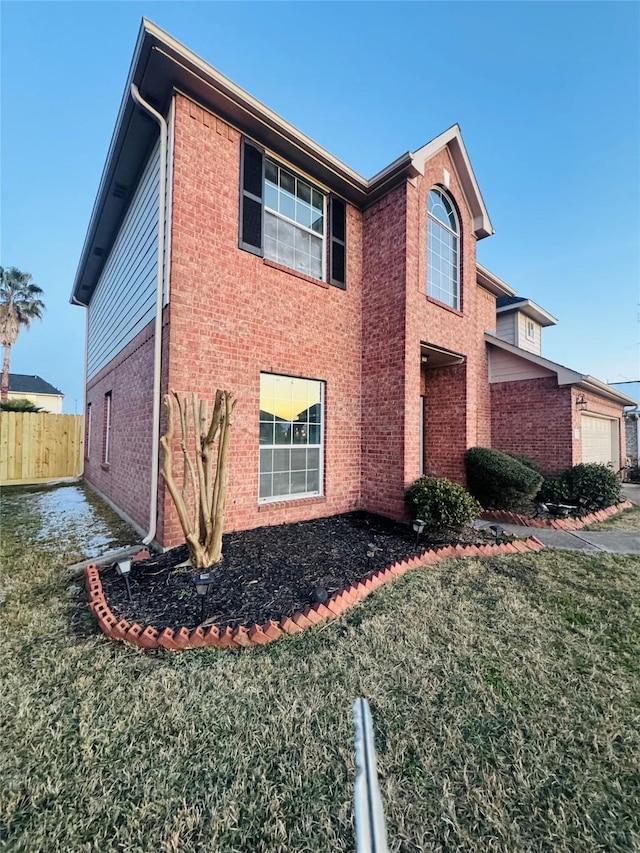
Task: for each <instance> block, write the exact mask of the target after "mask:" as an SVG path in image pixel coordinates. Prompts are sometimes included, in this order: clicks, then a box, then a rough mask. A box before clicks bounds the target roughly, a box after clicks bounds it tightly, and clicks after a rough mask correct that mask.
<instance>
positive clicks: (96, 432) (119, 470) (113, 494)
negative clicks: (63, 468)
mask: <svg viewBox="0 0 640 853" xmlns="http://www.w3.org/2000/svg"><path fill="white" fill-rule="evenodd" d="M109 392H111V438H110V451H109V464H108V465H105V464H103V459H104V399H105V394H107V393H109ZM87 403H91V408H92V417H91V448H90V451H89V454H88V457H87V458H86V459H85V471H84V476H85V479H86V480H87V482H89V483H90V484H91V485H93V486H95V487H96V488H97V489H98V490H99V491H100V492H102V494H104V495H105V496H106V497H108V498H109V499H110V500H111V501H113V502H114V503H115V504H116V505H117V506H118V507H119V508H120V509H121V510H122V511H123V512H124V513H126V515H127V516H128V517H129V518H130V519H132V520H133V521H134V522H135V523H136V524H138V525H139V526H140V527H142V528H144V529H145V530H146V529H147V527H148V522H149V495H150V476H151V468H150V458H151V417H152V404H153V323H150V324H149V325H148V326H147V327H146V328H145V329H143V330H142V332H140V333H139V334H138V335H137V336H136V337H135V338H134V339H133V340H132V341H131V342H130V343H129V344H128V345H127V346H126V347H125V349H124V350H123V351H122V352H121V353H119V355H118V356H116V358H114V359H113V361H112V362H110V363H109V364H108V365H107V366H106V367H105V368H103V369H102V370H101V371H100V373H98V374H97V376H95V377H94V378H93V379H92V380H91V381H90V382H89V383H88V386H87Z"/></svg>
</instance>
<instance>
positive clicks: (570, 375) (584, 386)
mask: <svg viewBox="0 0 640 853" xmlns="http://www.w3.org/2000/svg"><path fill="white" fill-rule="evenodd" d="M484 339H485V341H486V342H487V343H488V344H490V345H491V346H494V347H497V348H498V349H502V350H505V352H509V353H511V354H512V355H515V356H518V358H521V359H523V360H524V361H528V362H530V363H531V364H536V365H538V367H543V368H545V369H546V370H549V371H551V372H552V373H555V374H556V377H557V381H558V385H560V386H562V385H573V386H575V387H577V388H580V389H581V390H583V391H588V392H590V393H592V394H597V395H598V396H599V397H605V398H606V399H607V400H611V401H613V402H614V403H618V404H619V405H621V406H628V405H630V404H633V405H635V404H636V401H635V400H633V399H632V398H631V397H627V395H626V394H622V393H621V392H620V391H614V390H613V388H611V386H610V385H607V384H606V382H601V381H600V380H599V379H595V378H594V377H593V376H588V375H586V374H584V373H578V372H577V371H575V370H571V369H570V368H568V367H564V366H563V365H562V364H558V363H557V362H555V361H550V360H549V359H548V358H543V357H542V356H541V355H535V354H534V353H531V352H527V350H523V349H520V347H515V346H513V344H509V343H507V342H506V341H503V340H502V339H501V338H498V337H497V336H496V335H494V334H493V333H492V332H485V333H484Z"/></svg>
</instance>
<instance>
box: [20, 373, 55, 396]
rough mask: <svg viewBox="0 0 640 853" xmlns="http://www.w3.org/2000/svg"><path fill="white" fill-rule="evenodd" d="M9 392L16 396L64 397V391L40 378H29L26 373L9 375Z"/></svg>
mask: <svg viewBox="0 0 640 853" xmlns="http://www.w3.org/2000/svg"><path fill="white" fill-rule="evenodd" d="M9 391H13V392H14V393H15V394H54V395H56V396H57V397H64V394H63V393H62V391H58V389H57V388H54V387H53V385H50V384H49V383H48V382H45V381H44V379H41V378H40V376H28V375H27V374H26V373H10V374H9Z"/></svg>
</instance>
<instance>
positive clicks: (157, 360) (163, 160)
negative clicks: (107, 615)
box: [131, 83, 168, 545]
mask: <svg viewBox="0 0 640 853" xmlns="http://www.w3.org/2000/svg"><path fill="white" fill-rule="evenodd" d="M131 97H132V98H133V100H134V101H135V102H136V103H137V104H138V105H139V106H141V107H142V109H144V110H146V112H148V113H149V115H151V116H153V118H154V119H155V120H156V121H157V122H158V124H159V125H160V181H159V187H158V262H157V279H156V316H155V323H154V340H153V344H154V346H153V412H152V417H151V429H152V433H151V499H150V505H149V530H148V531H147V534H146V536H145V537H144V539H143V540H142V542H143V544H144V545H148V544H149V543H150V542H152V541H153V539H154V538H155V535H156V530H157V523H158V471H159V460H158V455H159V453H158V451H159V448H160V378H161V371H162V303H163V295H164V234H165V204H166V192H167V133H168V131H167V122H166V121H165V119H164V117H163V116H161V115H160V113H159V112H156V110H154V109H153V107H152V106H151V105H150V104H148V103H147V102H146V101H145V100H143V99H142V97H141V95H140V92H139V91H138V87H137V86H136V85H135V83H132V84H131Z"/></svg>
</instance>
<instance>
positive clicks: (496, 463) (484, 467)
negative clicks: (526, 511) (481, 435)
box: [464, 447, 542, 511]
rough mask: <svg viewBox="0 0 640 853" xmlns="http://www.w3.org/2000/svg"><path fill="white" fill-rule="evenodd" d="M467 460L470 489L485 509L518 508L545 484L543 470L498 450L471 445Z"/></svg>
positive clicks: (466, 454)
mask: <svg viewBox="0 0 640 853" xmlns="http://www.w3.org/2000/svg"><path fill="white" fill-rule="evenodd" d="M464 461H465V465H466V469H467V486H468V488H469V491H470V492H471V494H472V495H473V496H474V497H476V498H477V499H478V500H479V501H480V503H481V504H482V506H483V507H484V508H485V509H508V510H514V511H518V510H520V509H521V508H522V507H523V506H524V505H525V504H526V503H527V502H528V501H530V500H531V498H532V497H533V496H534V495H535V494H536V492H537V491H538V489H539V488H540V486H541V484H542V474H539V473H538V472H537V471H534V470H533V468H531V467H530V466H528V465H524V464H523V463H522V462H519V461H518V460H517V459H514V457H513V456H510V455H509V454H508V453H501V452H500V451H499V450H491V449H490V448H488V447H472V448H470V449H469V450H467V452H466V453H465V456H464Z"/></svg>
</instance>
